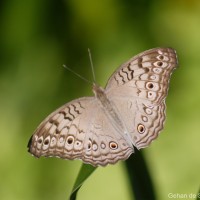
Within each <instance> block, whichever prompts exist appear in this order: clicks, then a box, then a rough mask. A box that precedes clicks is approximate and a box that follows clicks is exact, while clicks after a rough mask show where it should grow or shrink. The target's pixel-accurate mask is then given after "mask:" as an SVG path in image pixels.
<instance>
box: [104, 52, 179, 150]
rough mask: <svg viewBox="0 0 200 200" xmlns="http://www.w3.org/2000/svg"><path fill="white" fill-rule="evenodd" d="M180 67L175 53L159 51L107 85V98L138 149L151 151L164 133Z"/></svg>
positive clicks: (129, 65)
mask: <svg viewBox="0 0 200 200" xmlns="http://www.w3.org/2000/svg"><path fill="white" fill-rule="evenodd" d="M176 66H177V56H176V52H175V50H173V49H171V48H155V49H151V50H148V51H145V52H143V53H141V54H139V55H137V56H135V57H133V58H132V59H130V60H129V61H128V62H126V63H125V64H123V65H121V66H120V67H119V68H118V69H117V70H116V71H115V72H114V73H113V75H112V76H111V77H110V79H109V81H108V83H107V86H106V94H107V96H108V98H109V100H110V101H111V102H112V103H113V104H114V105H115V106H116V107H117V109H118V112H119V113H120V115H121V118H122V119H123V120H124V123H125V124H126V128H127V130H128V132H129V134H130V136H131V138H132V143H133V144H134V146H136V147H137V148H138V149H140V148H144V147H147V146H148V145H149V144H150V143H151V141H152V140H153V139H155V138H156V137H157V136H158V134H159V132H160V131H161V130H162V129H163V124H164V121H165V98H166V96H167V92H168V88H169V80H170V76H171V73H172V71H173V70H174V69H175V68H176Z"/></svg>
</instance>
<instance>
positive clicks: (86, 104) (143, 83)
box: [28, 48, 177, 166]
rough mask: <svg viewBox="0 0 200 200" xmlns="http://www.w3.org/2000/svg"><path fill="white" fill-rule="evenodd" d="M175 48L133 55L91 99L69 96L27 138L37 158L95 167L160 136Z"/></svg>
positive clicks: (118, 157) (174, 59)
mask: <svg viewBox="0 0 200 200" xmlns="http://www.w3.org/2000/svg"><path fill="white" fill-rule="evenodd" d="M176 66H177V57H176V52H175V51H174V50H173V49H171V48H155V49H151V50H148V51H145V52H143V53H141V54H138V55H137V56H135V57H133V58H131V59H130V60H129V61H128V62H126V63H124V64H123V65H121V66H120V67H119V68H118V69H117V70H116V71H115V72H114V73H113V75H112V76H111V77H110V79H109V80H108V83H107V85H106V87H105V89H103V88H101V87H99V86H98V85H96V84H93V92H94V95H95V96H94V97H83V98H80V99H76V100H73V101H71V102H69V103H67V104H65V105H64V106H62V107H61V108H58V109H57V110H56V111H54V112H53V113H52V114H50V115H49V116H48V117H47V118H46V119H45V120H44V121H43V122H42V123H41V124H40V125H39V127H38V128H37V129H36V131H35V133H34V134H33V136H32V138H31V139H30V142H29V145H28V148H29V152H30V153H31V154H33V155H34V156H36V157H40V156H47V157H48V156H57V157H60V158H63V159H76V158H77V159H81V160H83V161H84V162H85V163H89V164H92V165H94V166H98V165H100V166H105V165H107V164H114V163H116V162H117V161H119V160H126V159H127V158H128V157H129V156H130V155H131V154H132V153H133V152H134V146H135V147H136V148H137V149H140V148H145V147H147V146H149V144H150V143H151V142H152V141H153V140H154V139H155V138H156V137H157V136H158V134H159V132H160V131H161V130H162V129H163V125H164V121H165V107H166V106H165V98H166V96H167V91H168V87H169V79H170V75H171V73H172V71H173V70H174V69H175V68H176Z"/></svg>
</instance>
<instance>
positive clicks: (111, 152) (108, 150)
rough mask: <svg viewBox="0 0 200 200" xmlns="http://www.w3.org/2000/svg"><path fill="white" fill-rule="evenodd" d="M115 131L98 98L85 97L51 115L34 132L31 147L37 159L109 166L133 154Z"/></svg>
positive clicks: (31, 151) (130, 148)
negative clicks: (54, 157)
mask: <svg viewBox="0 0 200 200" xmlns="http://www.w3.org/2000/svg"><path fill="white" fill-rule="evenodd" d="M115 132H116V130H115V129H114V127H113V126H112V125H111V124H110V123H109V121H108V120H107V117H106V115H105V112H104V110H103V108H102V107H101V106H100V105H99V104H98V102H97V100H96V98H95V97H84V98H80V99H76V100H73V101H71V102H69V103H67V104H65V105H64V106H62V107H61V108H59V109H57V110H56V111H55V112H53V113H52V114H50V115H49V116H48V117H47V118H46V119H45V120H44V121H43V122H42V123H41V124H40V125H39V127H38V128H37V129H36V131H35V132H34V134H33V136H32V137H31V139H30V141H29V144H28V148H29V152H30V153H31V154H33V155H34V156H36V157H40V156H45V157H49V156H50V157H51V156H56V157H60V158H63V159H81V160H83V162H85V163H90V164H92V165H93V166H97V165H101V166H105V165H107V164H114V163H116V162H117V161H118V160H124V159H127V158H128V157H129V156H130V155H131V153H133V148H132V147H130V146H128V145H127V143H126V141H125V140H124V138H123V137H122V136H120V135H118V136H116V133H115Z"/></svg>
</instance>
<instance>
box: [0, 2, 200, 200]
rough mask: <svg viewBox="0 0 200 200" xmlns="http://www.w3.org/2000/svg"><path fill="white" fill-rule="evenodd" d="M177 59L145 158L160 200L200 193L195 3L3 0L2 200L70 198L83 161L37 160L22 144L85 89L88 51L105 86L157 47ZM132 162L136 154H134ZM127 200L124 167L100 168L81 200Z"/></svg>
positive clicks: (198, 14)
mask: <svg viewBox="0 0 200 200" xmlns="http://www.w3.org/2000/svg"><path fill="white" fill-rule="evenodd" d="M158 46H162V47H173V48H175V49H176V50H177V53H178V58H179V68H178V69H177V70H176V71H175V72H174V73H173V75H172V80H171V83H170V90H169V95H168V97H167V121H166V123H165V129H164V131H162V134H161V135H160V137H159V138H158V139H157V140H156V141H155V142H153V144H152V145H151V146H150V147H149V148H147V149H145V150H142V152H144V154H145V159H146V160H147V163H148V166H149V169H150V173H151V175H152V179H153V183H154V186H155V191H156V195H157V197H158V199H168V194H169V193H183V194H189V193H194V194H196V193H197V191H198V189H199V185H200V181H199V180H200V175H199V169H200V159H199V157H200V156H199V153H200V145H199V143H200V136H199V135H200V56H199V54H200V1H198V0H167V1H164V0H132V1H131V0H123V1H119V0H118V1H117V0H101V1H93V0H84V1H83V0H63V1H61V0H57V1H56V0H54V1H53V0H46V1H45V0H43V1H41V0H27V1H23V0H18V1H17V0H10V1H6V0H2V1H1V2H0V112H1V115H0V145H1V146H0V149H1V150H0V196H1V199H6V200H10V199H17V200H18V199H20V200H21V199H30V200H32V199H34V200H35V199H43V200H45V199H52V200H53V199H67V196H68V195H69V193H70V191H71V189H72V186H73V183H74V181H75V178H76V176H77V173H78V170H79V167H80V165H81V162H80V161H65V160H61V159H57V158H49V159H45V158H41V159H35V158H33V157H32V156H31V155H30V154H29V153H27V147H26V146H27V143H28V140H29V138H30V136H31V135H32V133H33V131H34V130H35V128H36V127H37V126H38V125H39V123H40V122H41V121H42V120H43V119H44V118H45V117H46V116H47V115H48V114H49V113H51V112H52V111H53V110H55V109H56V108H57V107H59V106H61V105H63V104H64V103H66V102H68V101H70V100H72V99H74V98H78V97H81V96H89V95H92V92H91V87H90V85H88V84H87V83H84V82H83V81H82V80H80V79H79V78H78V77H76V76H74V75H72V74H71V73H70V72H69V71H67V70H66V69H64V68H63V67H62V65H63V64H66V65H67V66H68V67H70V68H72V69H73V70H75V71H77V72H78V73H80V74H81V75H83V76H84V77H86V78H87V79H89V80H92V74H91V69H90V63H89V57H88V52H87V48H88V47H89V48H90V49H91V51H92V57H93V62H94V66H95V73H96V77H97V80H98V83H99V84H100V85H102V86H104V85H105V84H106V81H107V79H108V78H109V76H110V75H111V74H112V72H113V71H114V70H115V69H116V68H117V67H118V66H119V65H120V64H121V63H123V62H125V61H126V60H128V59H129V58H130V57H132V56H133V55H136V54H137V53H140V52H141V51H144V50H147V49H150V48H154V47H158ZM132 156H134V155H132ZM78 199H82V200H86V199H87V200H88V199H95V200H100V199H115V200H121V199H126V200H131V199H133V194H132V191H131V187H130V183H129V181H128V177H127V173H126V170H125V167H124V163H123V162H120V163H118V164H116V165H114V166H108V167H106V168H98V169H97V170H96V171H95V172H94V174H93V175H92V176H91V177H90V178H89V179H88V180H87V182H86V183H85V184H84V186H83V187H82V188H81V190H80V192H79V198H78Z"/></svg>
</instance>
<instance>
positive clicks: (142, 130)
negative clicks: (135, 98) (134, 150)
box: [137, 124, 145, 134]
mask: <svg viewBox="0 0 200 200" xmlns="http://www.w3.org/2000/svg"><path fill="white" fill-rule="evenodd" d="M137 130H138V132H139V133H141V134H142V133H144V132H145V127H144V125H142V124H139V125H138V127H137Z"/></svg>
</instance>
